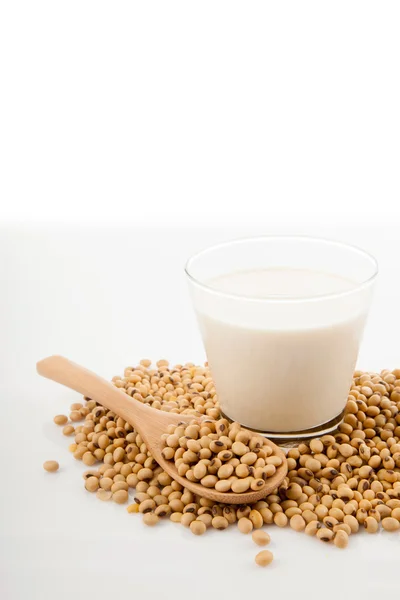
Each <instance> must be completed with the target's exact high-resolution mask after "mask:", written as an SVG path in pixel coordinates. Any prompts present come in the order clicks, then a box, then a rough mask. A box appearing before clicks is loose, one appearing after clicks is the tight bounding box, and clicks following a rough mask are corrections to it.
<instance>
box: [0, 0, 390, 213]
mask: <svg viewBox="0 0 400 600" xmlns="http://www.w3.org/2000/svg"><path fill="white" fill-rule="evenodd" d="M0 4H1V5H0V56H2V57H4V60H2V61H1V64H0V81H1V86H2V90H3V92H2V93H1V94H0V130H1V136H0V164H1V168H2V174H1V181H0V187H1V188H2V190H3V193H1V189H0V205H1V206H0V218H2V217H3V218H4V219H8V220H10V219H20V220H21V219H22V220H25V219H30V220H35V221H36V222H39V223H40V222H42V220H43V219H46V220H50V221H54V220H57V221H65V220H68V221H75V222H76V221H77V220H78V219H79V222H82V220H85V221H86V222H89V223H92V222H94V221H96V222H99V221H100V222H105V223H109V222H110V220H112V221H123V220H126V219H128V220H130V221H132V222H133V223H138V222H140V223H143V222H146V221H148V220H149V219H151V220H153V221H154V220H156V221H157V222H158V223H169V224H173V223H176V222H179V223H181V222H184V223H187V222H196V221H197V222H199V221H201V222H202V223H203V224H208V223H210V222H211V220H212V222H216V221H218V222H219V223H222V224H225V223H226V222H227V220H229V221H232V220H233V221H235V223H239V224H242V223H244V222H245V223H247V224H252V223H255V222H258V218H260V217H261V216H263V217H265V218H266V219H268V220H270V219H272V218H277V217H279V218H280V219H281V220H283V221H284V222H285V221H286V219H287V218H288V217H290V218H295V219H296V222H299V221H301V222H305V223H308V222H310V219H312V220H315V218H316V215H319V216H320V217H322V216H323V217H324V218H326V217H327V216H329V217H330V218H332V217H333V218H336V216H337V215H338V212H340V213H341V215H346V219H352V220H353V221H354V222H355V223H359V222H360V217H362V219H363V222H365V220H366V219H368V220H369V221H372V222H377V221H379V222H381V223H385V222H386V220H387V218H388V217H389V218H390V217H392V216H393V213H394V212H396V213H397V214H399V212H400V204H399V202H398V198H399V193H400V178H399V177H398V165H399V162H400V145H399V143H398V140H399V139H400V111H399V110H398V107H399V106H400V78H399V77H398V70H399V65H398V57H399V55H400V36H399V35H398V30H399V19H400V3H399V2H398V0H385V2H376V1H375V0H350V1H349V0H337V1H336V2H326V1H321V0H301V1H299V0H285V2H265V0H253V1H252V2H244V1H243V0H218V1H215V0H202V1H201V2H193V1H192V2H191V1H188V0H168V1H166V0H152V1H151V2H132V0H119V1H118V2H110V1H109V0H68V2H57V1H54V0H35V1H32V0H9V1H7V0H5V1H4V2H2V3H0ZM3 199H4V201H3ZM2 201H3V202H2Z"/></svg>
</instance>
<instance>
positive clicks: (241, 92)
mask: <svg viewBox="0 0 400 600" xmlns="http://www.w3.org/2000/svg"><path fill="white" fill-rule="evenodd" d="M399 17H400V5H399V4H398V2H397V1H393V2H390V1H387V2H384V3H377V2H370V1H368V0H367V1H362V2H358V1H351V0H347V1H343V2H342V1H340V0H338V1H337V2H335V3H331V2H325V1H321V0H318V2H317V1H316V2H308V1H304V2H290V1H288V2H265V1H263V2H257V1H254V2H236V1H235V0H231V1H229V2H224V1H220V2H219V1H216V0H213V1H207V0H204V1H203V2H192V1H188V0H185V1H182V2H176V1H173V0H171V1H170V2H165V1H164V2H157V1H154V2H132V1H129V2H127V1H126V2H125V1H122V0H121V1H119V2H104V1H102V0H97V1H95V2H91V1H84V0H79V1H77V0H76V1H75V0H70V1H69V2H54V0H51V1H48V2H44V1H41V0H38V1H37V2H22V1H18V0H16V1H14V2H4V3H2V4H1V6H0V56H1V62H0V86H1V90H0V91H1V93H0V225H1V229H0V276H1V278H0V282H1V294H0V335H1V345H0V374H1V377H0V402H1V409H2V418H1V419H0V434H1V435H0V446H1V449H2V458H3V461H2V463H3V466H2V483H1V494H0V509H1V511H0V597H1V598H2V600H3V598H4V599H5V600H47V599H49V600H50V599H53V598H57V599H60V600H63V599H64V598H65V599H67V598H68V599H70V598H72V597H74V598H78V599H79V600H80V599H81V598H84V597H87V595H88V594H90V595H93V597H96V598H97V599H98V600H103V598H104V599H105V598H109V597H110V596H111V594H113V595H115V594H117V595H118V596H126V597H129V598H131V597H132V598H144V599H145V600H147V599H148V598H149V599H151V598H160V597H162V598H168V599H169V598H173V597H178V598H187V597H190V598H193V599H197V598H202V599H203V598H204V596H205V595H207V596H208V597H209V598H216V597H222V596H228V597H230V598H232V599H233V600H235V599H236V598H243V597H244V596H245V595H246V596H247V595H249V596H251V595H255V594H257V595H261V594H265V595H271V594H272V593H274V594H276V595H278V594H279V597H281V598H284V599H286V598H293V597H298V598H300V599H303V598H311V599H312V598H320V597H321V595H323V596H324V597H325V598H327V599H330V598H334V597H336V595H337V593H338V590H339V589H340V587H341V586H345V591H343V592H342V593H343V594H344V596H345V597H350V596H352V597H353V598H356V599H357V600H358V599H360V598H361V597H362V598H363V600H364V599H365V600H370V599H372V598H375V597H376V596H377V594H378V593H380V594H382V595H383V594H386V593H388V592H392V595H393V593H394V596H396V595H398V593H399V590H400V583H399V582H398V576H397V571H396V569H397V564H398V557H399V556H400V538H399V536H398V535H397V534H394V535H389V534H385V533H383V534H379V535H377V536H373V537H369V536H367V534H364V533H362V534H360V535H358V536H354V537H353V538H351V540H350V547H349V549H348V550H347V551H345V552H341V551H339V550H337V549H336V548H332V547H327V546H325V545H322V544H320V543H317V541H316V540H312V539H309V538H307V537H306V536H304V535H301V534H296V533H294V532H292V531H289V530H279V529H277V528H276V527H273V528H271V537H272V540H273V541H272V544H271V550H272V551H273V552H274V554H275V557H276V560H275V561H274V563H273V565H271V566H270V567H269V568H268V569H267V570H262V569H257V568H256V566H255V565H254V562H253V558H254V555H255V553H256V551H257V548H256V547H255V546H254V545H253V544H252V542H251V540H250V538H246V537H245V536H243V535H241V534H239V533H238V532H236V531H235V529H229V530H228V531H225V532H207V535H205V536H204V537H202V538H200V539H197V538H194V536H192V535H191V534H190V533H189V532H187V531H185V530H184V529H183V528H181V527H179V526H176V525H173V524H169V523H165V524H162V525H161V526H160V527H157V528H155V529H154V530H150V529H145V528H144V526H142V524H141V520H140V518H139V517H136V516H135V515H127V514H126V511H125V510H124V508H123V507H122V508H121V507H120V506H115V505H107V504H103V503H101V502H99V501H97V500H96V499H95V498H94V497H93V496H91V495H90V494H88V493H86V492H85V490H84V489H83V480H82V479H81V476H80V473H81V471H82V470H83V468H82V465H81V464H78V463H77V462H76V461H74V460H73V458H72V456H71V455H70V454H68V453H67V451H66V448H67V446H68V444H69V443H70V441H71V440H70V439H67V438H64V437H63V436H62V434H61V432H60V431H59V430H58V428H57V427H56V426H55V425H54V424H53V423H52V417H53V415H54V414H57V413H60V412H65V411H67V408H68V405H69V403H70V402H72V401H74V400H76V395H75V394H74V393H72V392H69V391H67V390H64V389H62V388H59V387H57V386H56V384H52V383H51V382H48V381H45V380H41V379H40V378H38V377H37V376H36V374H35V362H36V361H37V360H38V359H40V358H42V357H44V356H46V355H48V354H52V353H62V354H65V355H66V356H68V357H70V358H72V359H74V360H75V361H77V362H81V363H82V364H84V365H86V366H88V367H89V368H92V369H93V370H96V371H97V372H99V373H100V374H102V375H104V376H105V377H112V376H113V375H114V374H117V373H122V370H123V368H124V367H125V366H126V365H128V364H130V363H132V362H135V361H136V360H139V359H140V358H141V357H143V356H146V357H147V356H150V357H152V358H154V359H158V358H160V357H167V358H170V359H171V360H172V361H179V362H180V361H185V360H193V361H195V362H197V361H201V360H204V353H203V349H202V345H201V341H200V337H199V334H198V332H197V328H196V324H195V320H194V316H193V314H192V311H191V307H190V305H189V297H188V293H187V290H186V284H185V281H184V277H183V271H182V268H183V264H184V262H185V260H186V258H187V257H188V256H189V255H190V254H191V253H193V252H195V251H197V250H199V249H201V248H202V247H204V246H207V245H208V244H210V243H214V242H218V241H221V240H225V239H230V238H234V237H238V236H242V235H247V234H262V233H285V232H290V233H310V234H314V235H315V234H317V235H325V236H327V237H331V238H335V239H339V240H343V241H349V242H353V243H356V244H358V245H360V246H362V247H364V248H365V249H366V250H369V251H370V252H372V253H373V254H375V255H376V257H377V258H378V261H379V263H380V278H379V285H378V288H377V291H376V294H375V300H374V304H373V306H372V310H371V315H370V320H369V323H368V326H367V330H366V333H365V337H364V343H363V346H362V349H361V353H360V358H359V366H360V367H361V368H365V369H381V368H385V367H389V368H394V367H399V366H400V351H399V342H398V340H399V318H398V306H399V302H400V285H399V281H400V279H399V264H400V262H399V255H400V242H399V227H400V202H399V192H400V181H399V173H398V167H399V159H400V149H399V143H398V140H399V139H400V116H399V114H400V112H399V110H398V107H399V106H400V79H399V77H398V70H399V68H398V64H399V56H400V37H399V35H398V31H399V25H400V18H399ZM87 224H90V227H86V225H87ZM50 458H53V459H57V460H59V462H60V464H61V469H60V472H59V473H57V474H55V475H52V474H47V473H44V472H43V470H42V467H41V465H42V462H43V461H44V460H46V459H50Z"/></svg>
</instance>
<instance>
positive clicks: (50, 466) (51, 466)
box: [43, 460, 60, 473]
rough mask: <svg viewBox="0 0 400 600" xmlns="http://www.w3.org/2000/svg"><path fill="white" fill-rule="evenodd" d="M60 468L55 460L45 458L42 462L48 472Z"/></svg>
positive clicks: (53, 471)
mask: <svg viewBox="0 0 400 600" xmlns="http://www.w3.org/2000/svg"><path fill="white" fill-rule="evenodd" d="M59 468H60V465H59V464H58V462H57V461H56V460H46V462H44V463H43V469H44V470H45V471H48V472H49V473H55V472H56V471H58V469H59Z"/></svg>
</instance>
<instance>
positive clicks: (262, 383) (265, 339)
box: [198, 269, 365, 433]
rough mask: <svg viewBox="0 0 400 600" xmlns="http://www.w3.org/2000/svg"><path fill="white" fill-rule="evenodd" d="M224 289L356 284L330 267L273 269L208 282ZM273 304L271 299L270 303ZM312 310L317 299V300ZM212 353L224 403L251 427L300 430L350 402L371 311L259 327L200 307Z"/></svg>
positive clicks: (284, 290) (327, 288)
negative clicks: (321, 321)
mask: <svg viewBox="0 0 400 600" xmlns="http://www.w3.org/2000/svg"><path fill="white" fill-rule="evenodd" d="M207 283H208V285H210V286H212V287H213V288H214V289H218V290H220V291H223V292H226V293H231V294H239V295H241V296H248V297H253V298H254V297H257V298H265V297H270V296H276V297H277V298H284V297H287V298H304V297H307V296H315V295H324V294H329V293H337V292H345V291H348V290H352V289H353V288H354V287H355V284H354V283H353V282H351V281H349V280H348V279H343V278H341V277H337V276H334V275H329V274H327V273H321V272H316V271H307V270H300V269H265V270H260V271H243V272H237V273H231V274H229V275H224V276H222V277H219V278H216V279H213V280H211V281H209V282H207ZM265 310H266V311H268V303H266V304H265ZM310 310H315V307H314V309H313V303H312V302H311V303H310ZM198 316H199V322H200V327H201V329H202V333H203V338H204V344H205V348H206V353H207V358H208V361H209V364H210V368H211V372H212V375H213V378H214V381H215V386H216V390H217V393H218V397H219V402H220V405H221V408H222V411H223V412H224V413H225V414H226V415H227V416H228V417H230V418H231V419H233V420H235V421H239V422H240V423H242V424H243V425H246V426H247V427H251V428H254V429H258V430H264V431H271V432H282V433H283V432H294V431H300V430H302V429H308V428H311V427H316V426H318V425H320V424H323V423H325V422H327V421H329V420H331V419H333V418H334V417H336V416H337V415H338V414H339V413H340V412H341V411H342V410H343V408H344V405H345V402H346V398H347V394H348V390H349V387H350V383H351V379H352V375H353V371H354V367H355V363H356V360H357V354H358V347H359V342H360V337H361V333H362V330H363V326H364V320H365V319H364V315H363V314H360V315H359V316H357V317H354V318H353V319H351V320H347V321H342V322H341V321H340V320H339V321H338V320H336V321H335V322H334V323H332V325H328V326H326V325H325V326H323V327H321V326H317V327H315V328H307V329H304V328H302V324H301V323H299V327H298V328H293V327H291V328H285V327H282V328H274V329H263V328H260V329H257V328H249V327H241V326H239V325H237V324H232V321H234V319H231V318H230V317H231V315H229V314H226V315H224V320H222V319H221V320H216V319H213V318H210V317H209V316H207V315H205V314H199V315H198Z"/></svg>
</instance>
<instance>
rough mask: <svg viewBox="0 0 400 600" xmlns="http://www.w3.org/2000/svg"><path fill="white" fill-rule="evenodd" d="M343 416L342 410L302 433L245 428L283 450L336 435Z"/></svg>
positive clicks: (226, 416)
mask: <svg viewBox="0 0 400 600" xmlns="http://www.w3.org/2000/svg"><path fill="white" fill-rule="evenodd" d="M221 414H222V415H223V416H224V417H225V419H227V420H228V421H229V422H231V423H232V421H233V419H231V418H230V417H229V415H227V414H226V413H224V412H223V411H221ZM343 416H344V410H343V411H342V412H341V413H340V414H339V415H337V416H336V417H334V418H333V419H331V420H330V421H327V422H326V423H322V424H321V425H317V426H316V427H312V428H310V429H303V430H302V431H293V432H291V431H289V432H287V431H285V432H284V433H279V432H276V431H261V430H259V429H252V428H251V427H246V426H245V425H243V427H246V429H249V430H250V431H254V432H255V433H258V434H259V435H263V436H264V437H266V438H268V439H270V440H272V441H273V442H274V443H275V444H277V445H278V446H282V447H283V448H294V447H296V446H298V445H299V444H300V443H301V442H304V441H305V440H312V439H313V438H318V437H321V436H323V435H326V434H328V433H337V428H338V426H339V425H340V423H342V421H343Z"/></svg>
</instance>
